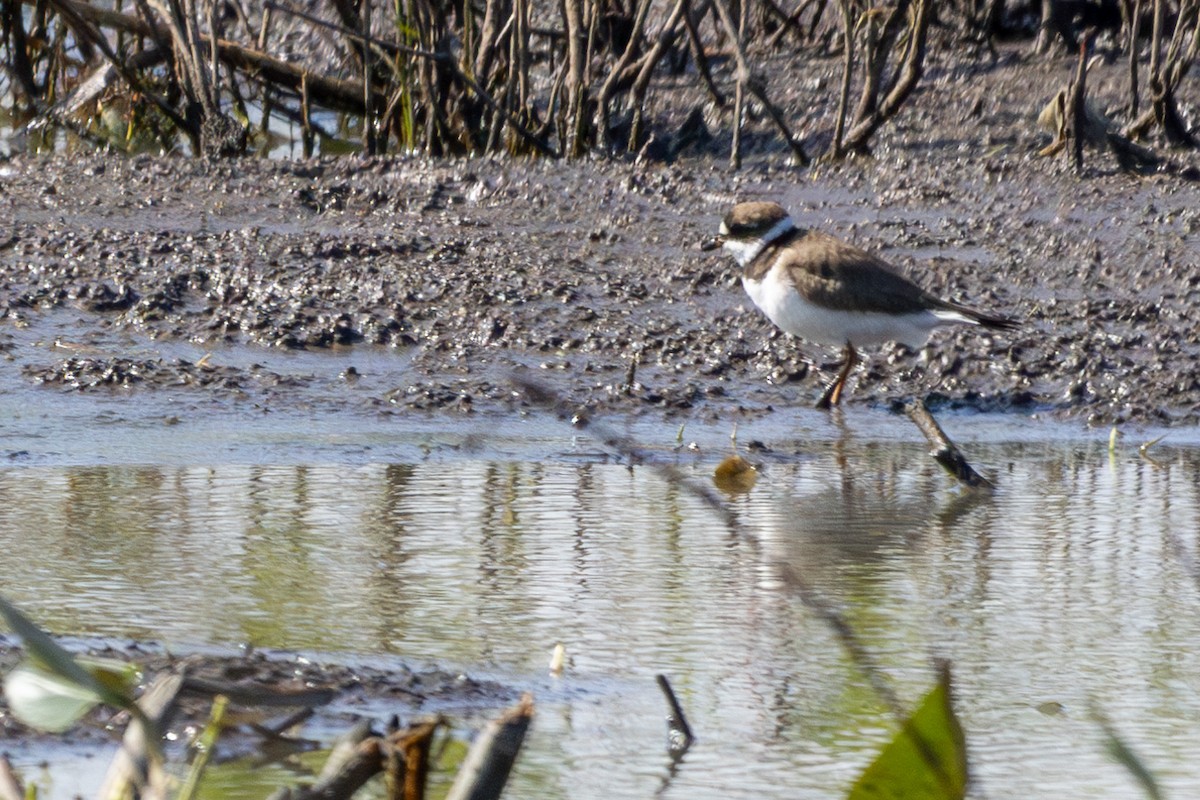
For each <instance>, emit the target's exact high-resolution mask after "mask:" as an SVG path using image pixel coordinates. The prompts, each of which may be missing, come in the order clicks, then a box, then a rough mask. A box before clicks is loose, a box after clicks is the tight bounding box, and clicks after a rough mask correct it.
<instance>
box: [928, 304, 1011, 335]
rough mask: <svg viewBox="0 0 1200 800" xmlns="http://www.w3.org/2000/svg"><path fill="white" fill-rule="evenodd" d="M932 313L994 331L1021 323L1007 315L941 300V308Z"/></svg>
mask: <svg viewBox="0 0 1200 800" xmlns="http://www.w3.org/2000/svg"><path fill="white" fill-rule="evenodd" d="M933 313H935V314H937V315H938V316H939V317H941V318H942V319H944V320H946V321H947V322H966V323H968V324H970V325H979V326H980V327H983V328H989V329H991V330H994V331H1011V330H1015V329H1016V328H1018V327H1020V325H1021V323H1020V322H1018V321H1017V320H1015V319H1010V318H1009V317H998V316H996V315H995V314H986V313H984V312H982V311H976V310H975V309H973V308H968V307H967V306H960V305H958V304H957V303H947V302H945V301H943V302H942V304H941V308H939V309H938V310H936V311H934V312H933Z"/></svg>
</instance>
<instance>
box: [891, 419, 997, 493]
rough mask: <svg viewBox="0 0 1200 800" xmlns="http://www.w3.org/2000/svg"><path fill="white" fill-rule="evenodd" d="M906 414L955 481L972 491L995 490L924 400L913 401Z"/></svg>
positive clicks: (934, 457)
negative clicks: (939, 422) (947, 432)
mask: <svg viewBox="0 0 1200 800" xmlns="http://www.w3.org/2000/svg"><path fill="white" fill-rule="evenodd" d="M905 413H906V414H908V417H909V419H911V420H912V421H913V422H914V423H915V424H916V426H917V427H918V428H919V429H920V430H921V433H922V434H924V435H925V438H926V439H928V440H929V444H930V445H932V446H933V450H931V451H930V455H932V456H933V460H934V461H936V462H937V463H938V464H940V465H941V467H942V469H944V470H946V472H949V473H950V474H951V475H952V476H953V477H954V478H955V480H957V481H958V482H959V483H961V484H963V485H964V486H968V487H970V488H972V489H987V490H989V491H990V490H992V489H994V488H995V486H993V484H992V482H991V481H989V480H988V479H987V478H985V477H983V476H982V475H980V474H979V473H978V472H976V471H975V469H974V468H973V467H972V466H971V465H970V464H969V463H968V462H967V459H966V457H965V456H964V455H963V454H962V452H961V451H960V450H959V449H958V447H957V446H956V445H955V444H954V442H952V441H950V437H949V436H947V435H946V433H945V431H943V430H942V426H941V425H938V423H937V420H936V419H934V418H933V414H930V413H929V408H928V407H927V406H926V405H925V401H924V400H921V399H916V400H913V401H912V402H911V403H909V404H908V406H907V407H906V408H905Z"/></svg>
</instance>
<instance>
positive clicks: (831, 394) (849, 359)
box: [817, 342, 858, 411]
mask: <svg viewBox="0 0 1200 800" xmlns="http://www.w3.org/2000/svg"><path fill="white" fill-rule="evenodd" d="M857 364H858V351H857V350H855V349H854V345H852V344H850V343H849V342H846V363H844V364H843V365H842V371H841V372H839V373H838V376H837V377H836V378H835V379H834V381H833V383H831V384H829V385H828V386H827V387H825V393H824V394H823V395H821V399H820V400H818V401H817V408H819V409H821V410H822V411H828V410H829V409H830V408H832V407H834V406H836V405H837V404H838V403H840V402H841V401H842V390H843V389H845V388H846V379H847V378H849V377H850V370H852V369H854V367H855V365H857Z"/></svg>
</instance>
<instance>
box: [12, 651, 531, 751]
mask: <svg viewBox="0 0 1200 800" xmlns="http://www.w3.org/2000/svg"><path fill="white" fill-rule="evenodd" d="M74 649H76V648H73V650H74ZM81 652H83V653H84V654H86V655H88V656H90V657H94V658H100V659H104V660H107V661H111V662H125V663H129V664H133V665H135V666H136V667H137V669H138V670H139V679H138V683H139V685H148V684H149V683H150V682H152V681H153V680H154V679H156V678H157V677H160V676H163V675H168V674H171V673H179V674H182V675H183V676H184V678H185V680H184V685H183V688H182V690H181V692H180V693H179V695H178V702H177V705H176V710H175V712H174V713H173V715H172V717H171V719H170V721H169V727H168V729H167V730H166V731H164V733H165V734H171V733H174V734H178V735H177V736H169V737H168V741H188V740H190V738H192V736H194V735H195V734H196V733H198V732H199V730H200V729H202V728H203V727H204V725H205V724H206V723H207V722H208V719H209V713H210V710H211V705H212V698H213V696H214V694H218V693H223V694H225V695H226V696H227V697H229V699H230V701H231V706H230V711H231V714H230V716H228V717H227V721H228V722H229V723H230V724H229V725H228V727H227V729H226V730H225V731H224V732H223V733H222V747H223V748H224V754H223V757H226V758H228V757H236V756H238V755H241V754H243V753H253V752H260V751H261V750H262V749H263V748H267V749H269V748H271V747H274V748H276V749H279V748H281V747H284V748H286V746H287V745H290V746H291V747H292V748H294V749H299V750H307V749H314V748H317V747H318V746H321V745H322V744H328V742H329V741H330V740H331V739H332V738H334V737H336V736H338V735H340V734H342V733H345V732H347V731H348V730H349V729H350V728H351V727H352V726H354V725H355V724H357V723H358V722H360V721H362V720H367V721H370V722H371V723H372V724H373V725H374V727H375V728H377V729H379V728H382V727H383V725H384V724H385V723H386V722H387V720H388V717H390V716H391V715H393V714H395V715H397V716H398V717H399V719H400V720H401V722H402V723H404V724H407V723H408V722H411V721H412V720H414V719H416V718H418V717H421V716H432V715H435V714H445V715H447V716H448V717H452V718H454V719H456V720H458V721H460V722H461V721H464V720H467V721H469V724H474V721H475V720H476V718H477V717H478V716H479V715H480V714H484V715H487V714H495V713H497V712H499V711H500V710H502V709H503V708H504V707H505V706H506V705H509V704H511V703H513V702H515V701H516V699H517V698H518V697H519V692H516V691H515V690H513V689H511V688H510V687H506V686H503V685H501V684H498V683H495V682H492V681H487V680H480V679H477V678H473V677H470V676H468V675H464V674H461V673H457V672H451V671H445V670H438V669H430V668H409V667H407V666H401V665H396V664H392V665H390V666H384V665H382V664H378V665H368V664H355V665H348V664H345V663H333V662H329V661H323V660H320V659H317V658H314V657H312V656H302V655H299V654H296V653H289V652H277V651H247V652H245V653H240V654H223V655H219V654H212V653H208V654H199V653H198V654H192V655H187V656H176V655H171V654H169V653H167V652H165V651H163V650H162V649H161V648H159V647H157V646H155V645H153V644H150V645H147V644H138V643H129V644H125V645H120V644H115V643H108V644H104V645H101V646H85V647H83V648H82V650H81ZM20 661H21V651H20V650H19V649H16V648H14V647H12V646H11V644H9V643H6V642H5V641H3V640H2V639H0V668H2V671H3V672H5V673H7V672H8V671H9V670H10V669H11V668H12V667H15V666H16V665H17V664H18V663H19V662H20ZM289 700H294V701H295V702H289ZM303 709H311V711H312V713H311V714H304V715H298V713H297V712H300V711H302V710H303ZM277 721H278V722H284V723H286V722H292V723H294V724H295V725H296V726H298V729H299V730H300V731H301V736H299V737H294V736H292V735H291V733H289V734H288V735H287V736H283V737H280V736H279V735H278V734H276V735H274V736H272V735H269V734H267V733H264V731H269V730H274V729H275V725H274V724H273V723H274V722H277ZM128 722H129V720H128V715H127V713H126V712H122V711H121V710H120V709H113V708H108V707H105V706H97V707H96V708H95V709H93V710H92V711H90V712H88V713H87V714H85V715H84V716H83V718H81V719H80V721H79V722H77V723H76V724H75V725H73V726H72V727H71V728H70V729H69V730H68V731H66V732H64V733H63V734H61V736H62V737H64V738H65V739H66V740H69V741H72V742H75V743H91V744H101V743H104V742H115V741H118V740H119V738H120V736H121V734H122V732H123V731H124V729H125V727H126V725H127V724H128ZM284 727H286V728H291V727H292V725H286V724H285V725H284ZM0 734H2V735H3V736H4V738H5V740H7V741H21V742H36V741H39V740H41V739H45V740H50V739H55V738H58V736H59V735H57V734H44V733H39V732H38V731H36V730H33V729H31V728H29V727H27V726H25V725H24V724H22V723H21V722H20V721H19V720H17V719H16V718H15V717H14V716H13V715H12V713H11V712H10V711H9V709H8V708H7V704H6V703H5V702H4V699H3V697H2V696H0ZM305 736H308V737H313V738H305Z"/></svg>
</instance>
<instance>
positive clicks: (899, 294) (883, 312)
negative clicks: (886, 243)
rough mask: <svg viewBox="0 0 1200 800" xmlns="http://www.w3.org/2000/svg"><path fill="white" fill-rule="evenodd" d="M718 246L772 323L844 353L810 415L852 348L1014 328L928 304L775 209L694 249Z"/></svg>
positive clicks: (870, 259)
mask: <svg viewBox="0 0 1200 800" xmlns="http://www.w3.org/2000/svg"><path fill="white" fill-rule="evenodd" d="M722 246H723V247H724V248H725V249H726V250H728V251H729V252H730V253H731V254H732V255H733V257H734V258H735V259H736V260H737V262H738V264H739V265H740V266H741V267H742V269H743V272H742V286H744V287H745V289H746V293H747V294H748V295H750V299H752V300H753V301H754V304H755V305H756V306H758V307H759V308H760V309H762V311H763V313H764V314H766V315H767V317H769V318H770V320H771V321H772V322H774V323H775V324H776V325H778V326H779V327H780V328H782V329H783V330H785V331H787V332H788V333H790V334H792V335H793V336H799V337H800V338H801V339H804V340H806V341H809V342H813V343H814V344H824V345H834V346H839V347H845V355H846V361H845V364H844V365H843V366H842V369H841V372H839V373H838V376H837V378H835V379H834V381H833V382H832V383H831V384H829V386H828V387H827V388H826V389H825V393H824V394H823V395H822V396H821V399H820V401H818V402H817V408H822V409H825V408H830V407H831V406H834V405H836V404H837V403H838V402H839V401H840V400H841V398H842V391H843V389H844V388H845V384H846V379H847V377H849V375H850V370H852V369H853V368H854V366H855V364H857V363H858V351H857V350H855V345H859V346H861V345H872V344H882V343H883V342H888V341H895V342H900V343H901V344H904V345H907V346H908V347H911V348H917V347H920V346H921V345H922V344H923V343H924V342H925V340H926V339H927V338H928V337H929V334H930V332H931V331H933V329H934V328H938V327H941V326H943V325H956V324H966V325H981V326H983V327H985V328H992V329H995V330H1010V329H1012V328H1015V327H1016V326H1017V323H1016V322H1014V321H1013V320H1010V319H1005V318H1004V317H997V316H993V315H991V314H985V313H983V312H982V311H976V310H975V309H972V308H967V307H966V306H960V305H958V304H956V303H951V302H949V301H946V300H941V299H939V298H937V297H934V296H933V295H931V294H929V293H928V292H926V291H925V290H923V289H922V288H921V287H919V286H917V285H916V284H915V283H913V282H912V281H910V280H908V278H905V277H904V276H902V275H900V274H899V273H898V272H896V271H895V270H894V269H893V268H892V267H891V265H889V264H888V263H887V262H886V261H884V260H883V259H881V258H879V257H877V256H873V255H871V254H870V253H867V252H865V251H863V250H859V249H858V248H857V247H854V246H852V245H849V244H846V243H845V242H842V241H839V240H838V239H835V238H834V237H832V236H830V235H829V234H826V233H821V232H820V231H812V230H805V229H803V228H798V227H796V224H795V223H794V222H793V221H792V218H791V216H789V215H788V213H787V211H785V210H784V209H783V207H782V206H780V205H778V204H777V203H763V202H753V203H738V204H737V205H736V206H734V207H733V209H732V210H731V211H730V212H729V213H728V214H726V215H725V219H724V221H723V222H722V223H721V229H720V233H719V234H718V235H717V236H714V237H712V238H710V239H706V240H705V241H704V242H703V243H702V244H701V249H703V250H715V249H716V248H718V247H722Z"/></svg>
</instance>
